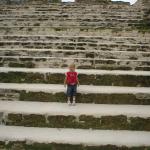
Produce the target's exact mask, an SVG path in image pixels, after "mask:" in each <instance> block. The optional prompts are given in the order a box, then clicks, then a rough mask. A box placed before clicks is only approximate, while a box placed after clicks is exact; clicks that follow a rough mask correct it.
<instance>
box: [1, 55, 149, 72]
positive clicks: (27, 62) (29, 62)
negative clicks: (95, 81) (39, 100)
mask: <svg viewBox="0 0 150 150" xmlns="http://www.w3.org/2000/svg"><path fill="white" fill-rule="evenodd" d="M71 63H75V64H76V68H78V69H106V70H108V69H110V70H149V69H150V68H149V64H150V62H149V61H133V62H132V61H131V60H130V61H128V60H127V61H122V60H120V61H116V60H94V59H90V60H88V59H80V58H76V59H73V58H66V59H64V58H57V57H54V58H20V59H19V58H18V59H17V58H1V62H0V66H1V67H2V66H5V67H8V66H9V67H26V68H49V67H50V68H64V67H68V64H71Z"/></svg>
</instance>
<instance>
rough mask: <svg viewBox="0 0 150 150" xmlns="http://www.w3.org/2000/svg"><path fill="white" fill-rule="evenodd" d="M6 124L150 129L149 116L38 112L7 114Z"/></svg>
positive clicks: (105, 128)
mask: <svg viewBox="0 0 150 150" xmlns="http://www.w3.org/2000/svg"><path fill="white" fill-rule="evenodd" d="M6 125H13V126H14V125H16V126H25V127H51V128H81V129H104V130H139V131H150V118H140V117H130V118H127V116H123V115H118V116H101V117H94V116H88V115H81V116H72V115H69V116H65V115H52V116H51V115H49V116H47V117H45V115H38V114H29V115H26V114H11V113H10V114H8V119H7V120H6Z"/></svg>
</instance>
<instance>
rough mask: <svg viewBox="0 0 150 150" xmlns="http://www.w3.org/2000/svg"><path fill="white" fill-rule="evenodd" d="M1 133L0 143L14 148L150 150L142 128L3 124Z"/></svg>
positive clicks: (149, 134)
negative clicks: (114, 128) (80, 127)
mask: <svg viewBox="0 0 150 150" xmlns="http://www.w3.org/2000/svg"><path fill="white" fill-rule="evenodd" d="M0 133H1V134H0V139H1V141H2V142H1V147H2V148H5V147H6V146H7V147H8V146H9V147H10V148H11V149H14V148H15V149H17V148H18V147H19V148H22V149H24V148H28V149H31V148H32V149H37V148H39V147H40V148H41V149H43V150H46V149H52V148H53V149H54V148H55V149H58V148H59V149H62V148H65V149H66V150H69V149H76V150H77V149H78V150H79V149H80V150H84V149H88V150H96V149H102V148H103V149H109V150H111V149H118V150H122V149H124V148H125V149H126V150H133V149H145V150H148V149H149V147H150V133H149V132H143V131H116V130H107V131H105V130H85V129H55V128H33V127H15V126H0ZM70 135H71V136H70ZM85 137H88V138H85ZM5 141H7V142H5Z"/></svg>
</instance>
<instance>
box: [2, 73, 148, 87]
mask: <svg viewBox="0 0 150 150" xmlns="http://www.w3.org/2000/svg"><path fill="white" fill-rule="evenodd" d="M64 77H65V76H64V74H59V73H55V74H50V73H46V74H41V73H25V72H8V73H3V72H1V73H0V82H4V83H47V84H62V83H63V81H64ZM79 80H80V83H81V84H83V85H89V84H92V85H114V86H138V87H139V86H141V87H149V86H150V76H132V75H86V74H79Z"/></svg>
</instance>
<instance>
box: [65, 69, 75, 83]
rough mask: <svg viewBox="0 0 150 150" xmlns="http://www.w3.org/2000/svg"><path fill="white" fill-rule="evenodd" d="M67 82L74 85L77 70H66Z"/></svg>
mask: <svg viewBox="0 0 150 150" xmlns="http://www.w3.org/2000/svg"><path fill="white" fill-rule="evenodd" d="M66 78H67V84H69V85H76V84H77V81H78V73H77V72H70V71H69V72H67V73H66Z"/></svg>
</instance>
